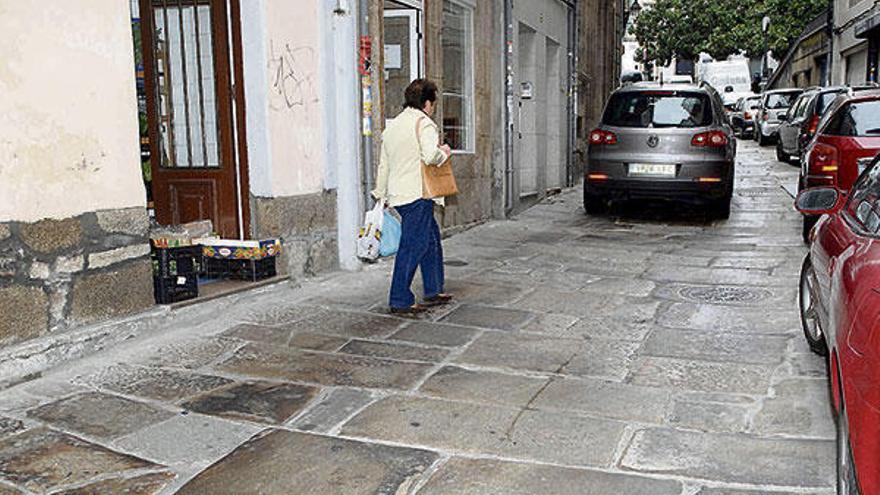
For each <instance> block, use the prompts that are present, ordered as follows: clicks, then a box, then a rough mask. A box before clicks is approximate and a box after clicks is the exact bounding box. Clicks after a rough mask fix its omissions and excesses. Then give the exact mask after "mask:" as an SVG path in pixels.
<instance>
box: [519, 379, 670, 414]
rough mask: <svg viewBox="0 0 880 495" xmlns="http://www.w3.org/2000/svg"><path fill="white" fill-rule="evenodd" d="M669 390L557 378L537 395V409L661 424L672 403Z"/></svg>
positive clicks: (535, 404) (600, 381) (534, 404)
mask: <svg viewBox="0 0 880 495" xmlns="http://www.w3.org/2000/svg"><path fill="white" fill-rule="evenodd" d="M671 397H672V392H671V391H669V390H664V389H658V388H649V387H638V386H635V385H626V384H621V383H616V382H610V381H605V380H594V379H581V378H565V379H555V380H553V381H551V382H550V384H549V385H548V386H547V387H546V388H545V389H543V390H542V391H541V393H540V394H539V395H538V396H537V397H536V398H535V400H534V402H533V403H532V406H533V407H535V408H537V409H544V408H552V409H563V410H570V411H579V412H583V413H587V414H591V415H597V416H603V417H606V418H612V419H620V420H626V421H638V422H645V423H656V424H660V423H662V422H663V419H664V417H665V415H666V414H667V411H668V410H669V408H670V407H671Z"/></svg>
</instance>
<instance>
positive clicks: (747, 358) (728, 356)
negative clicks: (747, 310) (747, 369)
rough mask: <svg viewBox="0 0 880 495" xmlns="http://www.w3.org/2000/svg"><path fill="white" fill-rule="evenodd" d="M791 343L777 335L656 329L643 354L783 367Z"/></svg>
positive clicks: (649, 338) (646, 343) (646, 342)
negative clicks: (780, 365) (781, 364)
mask: <svg viewBox="0 0 880 495" xmlns="http://www.w3.org/2000/svg"><path fill="white" fill-rule="evenodd" d="M789 340H791V339H790V338H789V337H786V336H777V335H738V334H723V333H722V334H717V333H712V332H706V331H686V330H677V329H669V328H656V329H654V331H653V332H651V336H650V337H648V340H647V341H645V345H644V347H643V348H642V352H641V354H642V355H643V356H658V357H671V358H681V359H696V360H703V361H721V362H729V363H744V364H780V363H782V361H783V360H784V359H785V354H786V350H787V348H788V342H789Z"/></svg>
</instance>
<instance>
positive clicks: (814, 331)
mask: <svg viewBox="0 0 880 495" xmlns="http://www.w3.org/2000/svg"><path fill="white" fill-rule="evenodd" d="M798 302H799V307H800V311H801V326H802V327H803V329H804V337H806V338H807V344H809V346H810V350H811V351H813V352H815V353H816V354H818V355H820V356H824V355H826V354H827V353H828V346H827V345H826V343H825V334H824V333H823V332H822V327H821V326H819V313H818V312H817V310H816V272H815V270H814V269H813V263H811V262H810V257H809V256H807V257H806V258H805V259H804V264H803V266H802V267H801V282H800V290H799V291H798Z"/></svg>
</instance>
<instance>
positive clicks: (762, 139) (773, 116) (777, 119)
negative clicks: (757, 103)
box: [755, 89, 803, 146]
mask: <svg viewBox="0 0 880 495" xmlns="http://www.w3.org/2000/svg"><path fill="white" fill-rule="evenodd" d="M801 93H803V90H802V89H774V90H772V91H766V92H764V93H762V94H761V108H760V114H759V116H758V121H757V127H756V128H755V140H756V141H758V144H760V145H761V146H766V145H768V144H770V143H771V142H772V141H773V140H775V139H776V137H777V136H776V131H777V130H778V129H779V124H780V123H781V122H782V120H783V118H784V117H786V116H787V114H788V110H789V108H791V104H792V103H794V100H796V99H797V97H798V96H800V94H801Z"/></svg>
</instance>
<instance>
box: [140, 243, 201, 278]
mask: <svg viewBox="0 0 880 495" xmlns="http://www.w3.org/2000/svg"><path fill="white" fill-rule="evenodd" d="M150 258H151V259H152V261H153V277H162V278H169V277H176V276H178V275H190V274H198V273H199V272H200V271H202V247H201V246H185V247H169V248H161V247H156V246H155V245H153V246H152V249H151V253H150Z"/></svg>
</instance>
